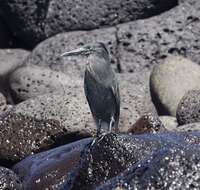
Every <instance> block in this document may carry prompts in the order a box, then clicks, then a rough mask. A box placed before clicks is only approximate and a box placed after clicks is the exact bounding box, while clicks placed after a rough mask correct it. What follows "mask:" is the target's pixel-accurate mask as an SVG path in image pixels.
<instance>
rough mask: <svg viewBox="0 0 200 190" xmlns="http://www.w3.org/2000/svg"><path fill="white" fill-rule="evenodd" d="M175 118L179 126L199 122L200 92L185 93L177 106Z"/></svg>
mask: <svg viewBox="0 0 200 190" xmlns="http://www.w3.org/2000/svg"><path fill="white" fill-rule="evenodd" d="M176 117H177V121H178V123H179V125H184V124H187V123H195V122H200V90H190V91H188V92H186V94H185V95H184V96H183V98H182V99H181V101H180V102H179V104H178V108H177V111H176Z"/></svg>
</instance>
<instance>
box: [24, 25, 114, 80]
mask: <svg viewBox="0 0 200 190" xmlns="http://www.w3.org/2000/svg"><path fill="white" fill-rule="evenodd" d="M95 42H104V43H105V44H106V45H107V46H108V48H109V50H110V52H111V53H112V59H111V61H112V63H117V60H116V56H115V55H116V45H117V42H116V29H115V28H107V29H106V28H105V29H101V30H93V31H76V32H67V33H61V34H58V35H56V36H53V37H51V38H49V39H47V40H45V41H43V42H41V43H40V44H39V45H38V46H36V48H35V49H34V50H33V51H32V53H31V54H30V56H28V57H27V59H26V60H25V61H24V63H25V64H26V65H39V66H43V67H47V68H50V69H52V70H55V71H60V72H63V73H65V74H67V75H68V76H71V77H74V76H82V77H83V73H84V70H85V69H84V68H85V64H84V63H85V61H86V60H85V59H84V57H83V56H70V57H65V58H64V57H60V55H61V54H62V53H64V52H65V51H70V50H73V49H76V48H78V47H81V46H82V45H85V44H88V43H95ZM113 67H114V68H115V69H116V64H115V65H113Z"/></svg>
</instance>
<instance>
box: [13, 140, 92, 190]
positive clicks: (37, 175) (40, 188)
mask: <svg viewBox="0 0 200 190" xmlns="http://www.w3.org/2000/svg"><path fill="white" fill-rule="evenodd" d="M91 140H92V139H91V138H87V139H83V140H80V141H76V142H74V143H70V144H67V145H63V146H60V147H58V148H54V149H51V150H48V151H45V152H41V153H38V154H35V155H33V156H29V157H27V158H25V159H24V160H22V161H21V162H19V163H17V164H16V165H15V166H14V167H13V170H14V171H15V172H16V173H17V174H18V175H19V177H20V179H21V180H22V184H23V186H24V189H29V190H33V189H37V190H44V189H51V190H57V189H59V186H61V185H62V184H63V183H64V182H65V180H66V178H67V176H68V175H69V173H70V172H71V171H72V170H73V169H74V167H75V166H76V165H77V163H78V161H79V159H80V154H81V152H82V151H83V149H84V148H85V146H86V145H87V144H89V143H90V142H91Z"/></svg>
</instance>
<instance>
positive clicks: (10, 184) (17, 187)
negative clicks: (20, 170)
mask: <svg viewBox="0 0 200 190" xmlns="http://www.w3.org/2000/svg"><path fill="white" fill-rule="evenodd" d="M0 189H1V190H22V189H23V187H22V184H21V181H20V180H19V178H18V176H17V175H16V174H15V173H14V172H13V171H12V170H9V169H7V168H4V167H0Z"/></svg>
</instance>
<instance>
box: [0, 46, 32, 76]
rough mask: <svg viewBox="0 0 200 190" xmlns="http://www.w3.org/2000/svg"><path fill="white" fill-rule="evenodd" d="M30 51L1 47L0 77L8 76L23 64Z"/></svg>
mask: <svg viewBox="0 0 200 190" xmlns="http://www.w3.org/2000/svg"><path fill="white" fill-rule="evenodd" d="M28 54H29V51H27V50H23V49H1V50H0V63H1V68H0V77H6V76H8V75H9V74H10V73H11V72H12V71H14V70H15V69H16V68H17V67H19V66H21V65H22V64H23V61H24V59H25V58H26V57H27V56H28Z"/></svg>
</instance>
